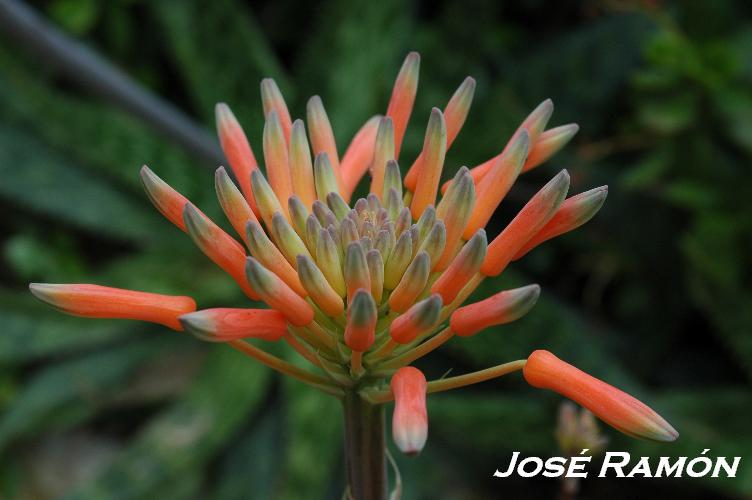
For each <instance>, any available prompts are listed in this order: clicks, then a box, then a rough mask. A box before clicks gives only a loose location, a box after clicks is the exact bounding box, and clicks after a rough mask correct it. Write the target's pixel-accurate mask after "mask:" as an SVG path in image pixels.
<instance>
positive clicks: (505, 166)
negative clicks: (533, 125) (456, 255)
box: [463, 130, 530, 240]
mask: <svg viewBox="0 0 752 500" xmlns="http://www.w3.org/2000/svg"><path fill="white" fill-rule="evenodd" d="M529 146H530V136H529V135H528V134H527V132H526V131H525V130H523V131H522V132H521V133H520V134H519V135H518V136H517V139H515V142H514V143H513V144H512V146H511V147H510V148H509V150H508V151H507V152H506V153H505V154H504V155H502V156H501V157H499V160H498V161H497V162H496V163H495V164H494V165H493V166H492V167H491V170H490V171H489V172H488V174H486V176H485V177H483V179H482V180H481V181H480V182H479V183H478V184H477V185H476V188H475V193H476V199H477V203H476V204H475V209H473V214H472V215H471V216H470V220H469V221H468V223H467V226H466V227H465V232H464V234H463V237H464V238H465V239H466V240H468V239H470V238H471V237H472V235H473V234H475V231H477V230H478V229H480V228H483V227H485V226H486V224H488V221H489V220H491V216H492V215H493V213H494V212H495V211H496V208H497V207H498V206H499V204H500V203H501V200H503V199H504V197H505V196H506V195H507V193H508V192H509V189H510V188H511V187H512V185H513V184H514V181H515V180H517V176H519V174H520V171H521V170H522V166H523V165H524V164H525V158H526V157H527V152H528V147H529Z"/></svg>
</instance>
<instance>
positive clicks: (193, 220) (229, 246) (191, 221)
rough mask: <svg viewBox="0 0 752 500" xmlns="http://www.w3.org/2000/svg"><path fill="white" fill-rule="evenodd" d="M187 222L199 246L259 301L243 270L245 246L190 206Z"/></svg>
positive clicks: (253, 298)
mask: <svg viewBox="0 0 752 500" xmlns="http://www.w3.org/2000/svg"><path fill="white" fill-rule="evenodd" d="M183 221H184V222H185V227H186V232H187V233H188V235H189V236H190V237H191V239H192V240H193V242H194V243H195V244H196V246H197V247H199V249H201V251H202V252H204V254H205V255H206V256H207V257H209V259H211V260H212V262H214V263H215V264H217V265H218V266H219V267H221V268H222V269H223V270H224V271H225V272H226V273H227V274H229V275H230V276H232V279H234V280H235V281H236V282H237V284H238V285H240V288H241V289H242V290H243V293H245V294H246V295H247V296H248V297H249V298H250V299H252V300H258V299H259V295H258V294H257V293H256V291H255V290H254V289H253V287H251V286H250V285H249V284H248V281H247V280H246V277H245V272H244V270H243V268H244V266H245V256H246V255H245V250H244V249H243V246H242V245H241V244H240V243H238V242H237V241H235V239H234V238H233V237H232V236H230V235H229V234H227V233H226V232H224V231H223V230H222V228H220V227H219V226H218V225H216V224H215V223H214V222H212V221H211V219H209V218H208V217H207V216H206V215H204V214H203V213H202V212H201V211H199V210H198V209H197V208H196V207H194V206H193V205H192V204H190V203H188V204H186V205H185V207H184V208H183Z"/></svg>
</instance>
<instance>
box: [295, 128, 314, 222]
mask: <svg viewBox="0 0 752 500" xmlns="http://www.w3.org/2000/svg"><path fill="white" fill-rule="evenodd" d="M311 134H313V132H312V133H311ZM289 161H290V179H291V182H292V190H293V191H294V192H295V194H296V195H298V196H299V197H300V199H301V201H302V202H303V204H304V205H305V207H306V208H307V209H310V208H311V206H313V202H314V201H316V189H315V188H314V185H313V162H312V161H311V150H310V148H309V146H308V140H307V139H306V134H305V125H303V121H302V120H295V123H293V124H292V134H291V135H290V154H289Z"/></svg>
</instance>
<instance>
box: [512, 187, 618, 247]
mask: <svg viewBox="0 0 752 500" xmlns="http://www.w3.org/2000/svg"><path fill="white" fill-rule="evenodd" d="M607 195H608V186H601V187H597V188H595V189H591V190H590V191H585V192H584V193H580V194H578V195H576V196H572V197H571V198H567V199H566V200H564V203H562V204H561V206H560V207H559V209H558V210H557V211H556V214H555V215H554V216H553V217H552V218H551V220H550V221H548V223H547V224H546V225H545V226H543V227H542V228H541V230H540V231H538V233H536V235H535V236H533V237H532V239H531V240H530V241H528V242H527V243H526V244H525V245H524V246H523V247H522V248H521V249H520V250H519V251H518V252H517V253H516V254H515V256H514V258H513V260H517V259H519V258H521V257H522V256H523V255H525V254H526V253H528V252H529V251H530V250H532V249H533V248H535V247H537V246H538V245H540V244H541V243H543V242H544V241H547V240H550V239H551V238H555V237H556V236H559V235H561V234H564V233H567V232H569V231H572V230H574V229H577V228H578V227H580V226H581V225H583V224H585V223H586V222H587V221H589V220H590V219H592V218H593V217H594V216H595V214H597V213H598V211H599V210H600V209H601V207H602V206H603V203H604V202H605V201H606V196H607Z"/></svg>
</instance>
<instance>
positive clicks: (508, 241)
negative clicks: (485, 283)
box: [480, 170, 569, 276]
mask: <svg viewBox="0 0 752 500" xmlns="http://www.w3.org/2000/svg"><path fill="white" fill-rule="evenodd" d="M568 189H569V174H568V173H567V171H566V170H562V171H561V172H559V173H558V174H557V175H556V176H555V177H554V178H553V179H551V180H550V181H549V182H548V184H546V185H545V186H543V188H541V190H540V191H538V192H537V193H536V194H535V196H533V197H532V198H531V199H530V201H528V202H527V204H526V205H525V206H524V207H522V210H520V212H519V213H518V214H517V215H516V216H515V218H514V219H512V222H510V223H509V224H508V225H507V227H505V228H504V230H503V231H502V232H501V233H499V235H498V236H497V237H496V238H495V239H494V240H493V241H492V242H491V244H490V245H488V254H487V255H486V260H485V261H484V262H483V265H482V266H481V268H480V271H481V272H482V273H483V274H484V275H486V276H498V275H499V274H500V273H501V272H502V271H503V270H504V269H505V268H506V267H507V264H509V262H510V261H511V260H512V258H513V257H514V256H515V255H516V254H517V252H519V251H520V249H521V248H522V247H523V246H524V245H525V244H526V243H527V242H528V241H530V239H532V237H533V236H535V235H536V234H537V233H538V231H540V230H541V228H543V226H545V225H546V223H547V222H548V221H550V220H551V218H552V217H553V216H554V214H555V213H556V210H558V208H559V207H560V206H561V204H562V203H563V202H564V198H565V197H566V195H567V190H568Z"/></svg>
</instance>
